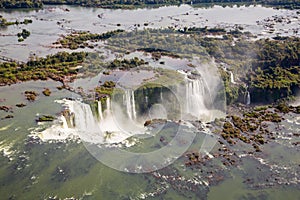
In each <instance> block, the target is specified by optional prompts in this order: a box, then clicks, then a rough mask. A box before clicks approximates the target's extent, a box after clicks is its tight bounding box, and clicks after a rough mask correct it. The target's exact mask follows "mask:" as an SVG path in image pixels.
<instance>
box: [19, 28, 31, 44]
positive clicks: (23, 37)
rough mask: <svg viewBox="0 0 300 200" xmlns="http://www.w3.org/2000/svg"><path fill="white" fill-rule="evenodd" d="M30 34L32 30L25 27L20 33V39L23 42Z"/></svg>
mask: <svg viewBox="0 0 300 200" xmlns="http://www.w3.org/2000/svg"><path fill="white" fill-rule="evenodd" d="M29 36H30V32H29V31H28V30H26V29H23V30H22V32H21V33H18V38H19V39H18V41H19V42H23V41H24V40H25V39H26V38H27V37H29Z"/></svg>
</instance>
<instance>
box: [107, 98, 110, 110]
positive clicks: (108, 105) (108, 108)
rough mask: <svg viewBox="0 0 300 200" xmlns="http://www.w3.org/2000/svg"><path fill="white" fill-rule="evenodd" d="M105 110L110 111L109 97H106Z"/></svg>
mask: <svg viewBox="0 0 300 200" xmlns="http://www.w3.org/2000/svg"><path fill="white" fill-rule="evenodd" d="M106 111H107V112H110V99H109V97H107V98H106Z"/></svg>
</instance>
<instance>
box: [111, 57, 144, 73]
mask: <svg viewBox="0 0 300 200" xmlns="http://www.w3.org/2000/svg"><path fill="white" fill-rule="evenodd" d="M145 64H147V63H146V62H145V61H144V60H143V59H139V58H138V57H134V58H132V59H130V60H128V59H122V60H120V59H114V60H113V61H112V62H111V63H110V64H109V65H108V67H107V68H108V69H120V70H129V69H131V68H136V67H138V66H141V65H145Z"/></svg>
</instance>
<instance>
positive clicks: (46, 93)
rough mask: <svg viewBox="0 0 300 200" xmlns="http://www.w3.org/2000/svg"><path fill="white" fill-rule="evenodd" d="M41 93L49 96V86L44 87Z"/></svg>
mask: <svg viewBox="0 0 300 200" xmlns="http://www.w3.org/2000/svg"><path fill="white" fill-rule="evenodd" d="M43 94H44V95H45V96H50V94H51V90H50V89H49V88H45V89H44V90H43Z"/></svg>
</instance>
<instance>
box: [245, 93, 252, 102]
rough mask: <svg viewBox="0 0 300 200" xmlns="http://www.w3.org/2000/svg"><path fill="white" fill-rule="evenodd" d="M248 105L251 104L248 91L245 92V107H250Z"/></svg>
mask: <svg viewBox="0 0 300 200" xmlns="http://www.w3.org/2000/svg"><path fill="white" fill-rule="evenodd" d="M250 103H251V97H250V92H249V91H247V97H246V105H250Z"/></svg>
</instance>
